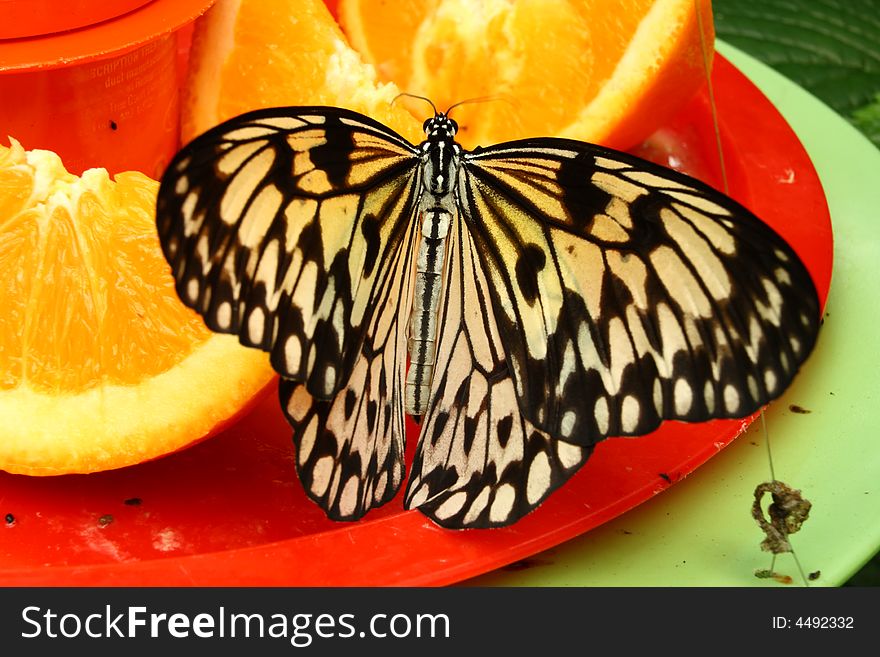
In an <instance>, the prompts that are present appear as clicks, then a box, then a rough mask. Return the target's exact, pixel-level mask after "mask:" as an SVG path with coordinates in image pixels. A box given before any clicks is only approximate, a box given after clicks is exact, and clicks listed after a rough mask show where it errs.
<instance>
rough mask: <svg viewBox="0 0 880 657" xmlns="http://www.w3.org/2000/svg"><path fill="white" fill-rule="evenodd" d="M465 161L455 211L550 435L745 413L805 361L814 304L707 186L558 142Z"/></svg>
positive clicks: (749, 223) (769, 234)
mask: <svg viewBox="0 0 880 657" xmlns="http://www.w3.org/2000/svg"><path fill="white" fill-rule="evenodd" d="M463 159H464V163H463V165H462V167H461V170H460V174H459V182H458V196H459V202H460V203H461V207H462V212H463V214H464V216H465V218H466V223H467V225H468V228H469V230H470V231H471V233H472V235H473V240H474V243H475V245H476V252H477V254H478V255H479V257H480V258H481V260H482V263H483V267H484V269H485V271H486V275H487V276H488V278H489V281H490V283H489V285H488V286H487V289H488V290H489V293H490V295H491V298H492V307H493V309H494V312H495V317H496V319H497V322H498V331H499V335H500V338H501V343H502V344H503V345H504V347H505V349H506V354H507V357H508V358H509V360H510V362H511V370H512V374H513V380H514V383H515V388H516V394H517V397H518V399H519V404H520V408H521V410H522V413H523V415H524V416H525V417H526V418H527V419H528V420H529V421H531V422H533V423H534V424H535V426H537V427H538V428H540V429H541V430H543V431H546V432H547V433H548V434H549V435H551V436H553V437H554V438H558V439H563V440H568V441H571V442H573V443H576V444H579V445H585V446H589V445H592V444H594V443H595V442H596V441H598V440H601V439H602V438H604V437H606V436H612V435H639V434H643V433H647V432H649V431H651V430H653V429H654V428H656V427H657V426H658V425H659V424H660V422H661V420H663V419H678V420H686V421H702V420H707V419H710V418H715V417H744V416H746V415H748V414H750V413H751V412H753V411H755V410H757V409H758V408H760V407H761V406H762V405H763V404H765V403H767V402H768V401H770V400H771V399H773V398H775V397H777V396H778V395H779V394H780V393H781V392H782V390H784V389H785V387H786V386H787V385H788V383H789V382H790V381H791V379H792V377H793V376H794V374H795V372H796V371H797V369H798V367H799V365H800V364H801V363H802V362H803V360H804V359H805V358H806V356H807V355H808V354H809V352H810V350H811V348H812V346H813V343H814V341H815V339H816V334H817V331H818V320H819V304H818V298H817V295H816V291H815V287H814V286H813V283H812V279H811V278H810V276H809V274H808V273H807V271H806V269H805V268H804V266H803V264H802V263H801V261H800V260H799V259H798V257H797V256H796V255H795V253H794V252H793V251H792V250H791V248H790V247H789V246H788V245H787V244H786V243H785V241H784V240H783V239H782V238H780V237H779V236H778V235H777V234H776V233H775V232H773V231H772V230H771V229H770V228H769V227H768V226H766V225H765V224H764V223H762V222H761V221H760V220H758V219H756V218H755V217H754V216H753V215H752V214H751V213H750V212H748V211H747V210H746V209H745V208H743V207H742V206H740V205H739V204H737V203H736V202H734V201H733V200H731V199H729V198H727V197H726V196H724V195H722V194H720V193H719V192H716V191H714V190H712V189H711V188H710V187H708V186H707V185H704V184H702V183H699V182H697V181H695V180H693V179H691V178H688V177H686V176H683V175H681V174H678V173H676V172H673V171H671V170H667V169H664V168H662V167H658V166H655V165H651V164H650V163H646V162H644V161H642V160H640V159H637V158H634V157H631V156H628V155H625V154H622V153H617V152H614V151H609V150H606V149H603V148H601V147H598V146H592V145H589V144H584V143H580V142H573V141H569V140H561V139H540V140H527V141H522V142H511V143H509V144H500V145H498V146H495V147H492V148H488V149H485V150H477V151H475V152H473V153H468V154H465V155H464V158H463Z"/></svg>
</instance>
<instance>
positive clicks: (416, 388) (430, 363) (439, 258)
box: [405, 194, 452, 415]
mask: <svg viewBox="0 0 880 657" xmlns="http://www.w3.org/2000/svg"><path fill="white" fill-rule="evenodd" d="M426 196H427V197H428V198H431V197H432V195H430V194H427V195H426ZM451 221H452V214H451V213H450V212H449V210H448V209H446V208H444V207H441V206H435V207H430V208H427V209H425V210H424V211H423V212H422V234H421V243H420V245H419V254H418V257H417V259H416V280H415V296H414V298H413V307H412V316H411V317H410V334H409V336H410V337H409V358H410V365H409V372H408V373H407V377H406V397H405V410H406V412H407V413H409V414H410V415H422V414H423V413H424V412H425V410H426V409H427V405H428V398H429V396H430V394H429V393H430V390H431V379H432V377H433V374H434V359H435V356H436V351H437V349H436V346H437V309H438V308H439V306H440V293H441V291H442V288H443V266H444V261H445V256H446V236H447V235H448V234H449V225H450V223H451Z"/></svg>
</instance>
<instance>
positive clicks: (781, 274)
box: [773, 267, 791, 285]
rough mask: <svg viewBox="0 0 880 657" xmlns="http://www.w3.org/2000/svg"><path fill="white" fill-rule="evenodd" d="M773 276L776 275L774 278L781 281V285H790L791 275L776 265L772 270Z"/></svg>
mask: <svg viewBox="0 0 880 657" xmlns="http://www.w3.org/2000/svg"><path fill="white" fill-rule="evenodd" d="M773 276H775V277H776V280H777V281H779V282H780V283H782V284H783V285H791V276H790V275H789V273H788V271H786V270H785V269H783V268H782V267H777V268H776V270H774V272H773Z"/></svg>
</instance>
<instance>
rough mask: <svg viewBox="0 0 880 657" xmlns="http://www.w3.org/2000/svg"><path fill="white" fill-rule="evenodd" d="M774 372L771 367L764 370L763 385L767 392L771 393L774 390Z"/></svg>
mask: <svg viewBox="0 0 880 657" xmlns="http://www.w3.org/2000/svg"><path fill="white" fill-rule="evenodd" d="M776 383H777V381H776V372H774V371H773V370H771V369H767V370H764V387H765V388H767V392H769V393H771V394H772V393H773V391H774V390H776Z"/></svg>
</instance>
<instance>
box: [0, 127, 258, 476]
mask: <svg viewBox="0 0 880 657" xmlns="http://www.w3.org/2000/svg"><path fill="white" fill-rule="evenodd" d="M157 191H158V183H157V182H156V181H154V180H151V179H150V178H147V177H146V176H144V175H142V174H140V173H133V172H129V173H120V174H118V175H117V176H116V178H115V182H114V181H111V180H110V178H109V176H108V175H107V172H106V171H105V170H104V169H90V170H88V171H86V172H85V173H83V175H82V177H81V178H80V177H77V176H74V175H72V174H70V173H68V172H67V171H66V170H65V169H64V166H63V165H62V163H61V160H60V158H59V157H58V155H56V154H55V153H53V152H50V151H25V150H24V149H23V148H22V147H21V145H20V144H18V143H17V142H16V141H14V140H12V142H11V147H10V148H6V147H3V146H0V306H2V308H3V311H2V312H0V469H3V470H6V471H8V472H13V473H21V474H31V475H51V474H63V473H73V472H94V471H97V470H107V469H111V468H119V467H122V466H126V465H131V464H134V463H139V462H141V461H145V460H148V459H152V458H156V457H158V456H161V455H163V454H167V453H169V452H173V451H175V450H178V449H180V448H182V447H184V446H186V445H188V444H190V443H192V442H195V441H197V440H199V439H202V438H205V437H207V436H208V435H210V434H212V433H214V432H216V431H217V430H218V429H219V428H221V427H222V426H224V424H225V423H227V422H229V421H230V420H231V419H232V418H233V417H235V416H237V415H238V414H240V413H242V412H243V411H244V410H246V409H247V408H248V407H249V405H251V404H252V403H253V402H255V401H256V400H257V399H259V398H260V395H259V394H258V393H259V392H260V391H261V390H263V389H264V388H265V387H266V386H267V384H268V383H269V382H270V381H271V380H272V378H273V373H272V370H271V368H270V367H269V364H268V359H267V357H266V355H265V354H264V353H262V352H259V351H256V350H253V349H247V348H245V347H242V346H241V345H239V344H238V342H237V341H236V339H235V337H233V336H228V335H222V336H221V335H215V334H214V333H211V332H210V331H208V330H207V329H206V328H205V326H204V325H203V324H202V322H201V319H200V318H199V317H198V316H197V315H195V314H194V313H193V312H192V311H190V310H189V309H187V308H186V307H184V306H183V304H182V303H181V302H180V301H179V300H178V297H177V294H176V293H175V291H174V287H173V280H172V278H171V273H170V271H169V269H168V265H167V263H166V262H165V259H164V258H163V256H162V253H161V250H160V247H159V242H158V239H157V237H156V227H155V219H154V216H155V214H154V213H155V199H156V193H157Z"/></svg>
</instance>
